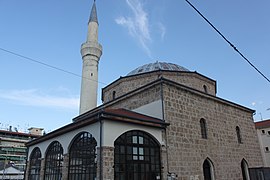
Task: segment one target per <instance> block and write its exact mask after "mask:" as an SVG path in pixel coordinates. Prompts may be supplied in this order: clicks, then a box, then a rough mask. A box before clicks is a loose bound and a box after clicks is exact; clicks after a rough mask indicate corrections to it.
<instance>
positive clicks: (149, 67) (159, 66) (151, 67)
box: [127, 61, 189, 76]
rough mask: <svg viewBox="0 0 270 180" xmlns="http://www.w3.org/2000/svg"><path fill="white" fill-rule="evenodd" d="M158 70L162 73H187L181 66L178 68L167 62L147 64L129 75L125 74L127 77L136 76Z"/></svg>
mask: <svg viewBox="0 0 270 180" xmlns="http://www.w3.org/2000/svg"><path fill="white" fill-rule="evenodd" d="M158 70H164V71H189V70H188V69H187V68H184V67H182V66H179V65H177V64H173V63H167V62H158V61H157V62H155V63H149V64H145V65H143V66H140V67H138V68H136V69H134V70H133V71H131V72H130V73H128V74H127V76H132V75H136V74H141V73H146V72H151V71H158Z"/></svg>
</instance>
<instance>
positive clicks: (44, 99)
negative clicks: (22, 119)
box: [0, 89, 79, 110]
mask: <svg viewBox="0 0 270 180" xmlns="http://www.w3.org/2000/svg"><path fill="white" fill-rule="evenodd" d="M0 99H5V100H9V101H11V102H12V103H15V104H19V105H25V106H37V107H50V108H63V109H74V110H75V109H76V110H77V109H78V107H79V97H78V96H72V97H63V96H56V95H49V94H46V93H43V92H41V91H39V90H37V89H27V90H11V91H4V90H0Z"/></svg>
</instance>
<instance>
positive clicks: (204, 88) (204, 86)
mask: <svg viewBox="0 0 270 180" xmlns="http://www.w3.org/2000/svg"><path fill="white" fill-rule="evenodd" d="M203 90H204V92H205V93H208V90H207V86H206V85H203Z"/></svg>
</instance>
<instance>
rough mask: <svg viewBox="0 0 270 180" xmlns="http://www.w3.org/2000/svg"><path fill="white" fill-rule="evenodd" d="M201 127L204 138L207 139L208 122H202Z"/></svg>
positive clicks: (203, 120) (202, 120)
mask: <svg viewBox="0 0 270 180" xmlns="http://www.w3.org/2000/svg"><path fill="white" fill-rule="evenodd" d="M200 126H201V135H202V138H204V139H207V128H206V121H205V119H201V120H200Z"/></svg>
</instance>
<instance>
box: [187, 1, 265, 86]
mask: <svg viewBox="0 0 270 180" xmlns="http://www.w3.org/2000/svg"><path fill="white" fill-rule="evenodd" d="M185 1H186V2H187V3H188V4H189V5H190V6H191V7H192V8H193V9H194V10H195V11H196V12H197V13H198V14H199V15H200V16H201V17H202V18H203V19H204V20H205V21H206V22H207V23H208V24H209V25H210V26H211V27H212V28H213V29H214V30H215V31H216V32H217V33H218V34H219V35H220V36H221V37H222V38H223V39H224V40H225V41H226V42H227V43H228V44H229V45H230V46H231V47H232V48H233V49H234V50H235V51H236V52H237V53H238V54H239V55H240V56H241V57H242V58H243V59H244V60H246V62H247V63H248V64H249V65H250V66H252V67H253V68H254V69H255V70H256V71H257V72H258V73H259V74H260V75H261V76H262V77H263V78H264V79H266V80H267V81H268V82H269V83H270V79H269V78H267V77H266V76H265V75H264V74H263V73H262V72H261V71H260V70H259V69H258V68H257V67H256V66H255V65H254V64H252V63H251V62H250V61H249V60H248V58H246V57H245V56H244V55H243V54H242V53H241V52H240V51H239V50H238V49H237V48H236V47H235V46H234V45H233V44H232V43H231V42H230V41H229V40H228V39H227V38H226V37H225V36H224V35H223V34H222V33H221V32H220V31H219V30H218V29H217V28H216V27H215V26H214V25H213V24H212V23H211V22H210V21H209V20H208V19H207V18H206V17H205V16H204V15H203V14H202V13H201V12H200V11H199V10H198V9H197V8H196V7H195V6H193V5H192V4H191V3H190V2H189V1H188V0H185Z"/></svg>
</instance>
